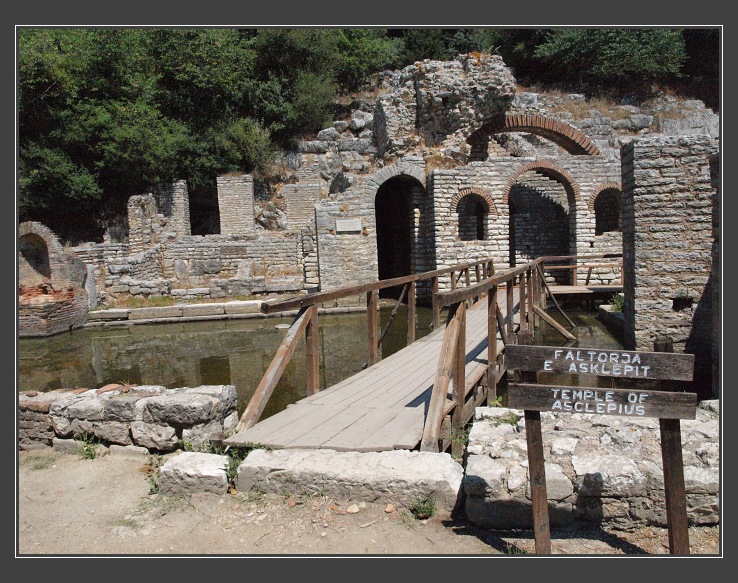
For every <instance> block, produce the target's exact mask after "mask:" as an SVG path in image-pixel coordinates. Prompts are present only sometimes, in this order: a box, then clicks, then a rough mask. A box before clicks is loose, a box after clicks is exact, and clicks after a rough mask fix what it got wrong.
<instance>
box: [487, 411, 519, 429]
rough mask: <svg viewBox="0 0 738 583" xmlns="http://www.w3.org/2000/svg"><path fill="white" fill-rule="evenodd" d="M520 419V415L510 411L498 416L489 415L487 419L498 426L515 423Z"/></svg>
mask: <svg viewBox="0 0 738 583" xmlns="http://www.w3.org/2000/svg"><path fill="white" fill-rule="evenodd" d="M521 419H522V417H521V416H520V415H518V414H516V413H513V412H512V411H510V412H509V413H505V414H504V415H501V416H500V417H490V419H489V420H490V422H491V423H492V425H494V426H495V427H498V426H500V425H517V424H518V421H520V420H521Z"/></svg>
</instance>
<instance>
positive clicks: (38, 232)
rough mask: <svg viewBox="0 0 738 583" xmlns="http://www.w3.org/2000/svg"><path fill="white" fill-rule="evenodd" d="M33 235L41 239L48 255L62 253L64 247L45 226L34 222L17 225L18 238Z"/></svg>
mask: <svg viewBox="0 0 738 583" xmlns="http://www.w3.org/2000/svg"><path fill="white" fill-rule="evenodd" d="M29 235H35V236H36V237H39V238H41V239H43V242H44V243H45V244H46V248H47V249H48V251H49V254H50V255H56V254H59V253H62V252H63V251H64V247H63V246H62V244H61V242H60V241H59V239H58V237H57V236H56V235H55V234H54V233H53V232H52V231H51V229H49V228H48V227H47V226H46V225H43V224H42V223H38V222H36V221H26V222H25V223H21V224H20V225H18V238H19V239H22V238H23V237H26V236H29Z"/></svg>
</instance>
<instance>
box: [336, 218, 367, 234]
mask: <svg viewBox="0 0 738 583" xmlns="http://www.w3.org/2000/svg"><path fill="white" fill-rule="evenodd" d="M336 233H361V219H336Z"/></svg>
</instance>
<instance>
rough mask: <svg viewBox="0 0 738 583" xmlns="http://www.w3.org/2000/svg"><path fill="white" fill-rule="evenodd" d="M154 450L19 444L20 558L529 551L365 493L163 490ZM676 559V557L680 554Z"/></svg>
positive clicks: (591, 531)
mask: <svg viewBox="0 0 738 583" xmlns="http://www.w3.org/2000/svg"><path fill="white" fill-rule="evenodd" d="M151 470H152V466H151V465H150V463H149V462H147V461H146V460H141V459H139V460H132V459H126V458H123V457H118V456H110V455H106V456H102V457H97V458H95V459H86V458H84V457H82V456H77V455H73V454H64V453H58V452H55V451H54V450H53V449H51V448H46V449H40V450H29V451H21V452H19V453H18V467H17V492H16V498H17V501H16V502H17V510H16V519H17V531H16V558H22V557H38V556H42V557H43V556H51V555H53V556H81V557H91V556H105V557H118V556H120V557H138V556H173V557H183V556H203V555H205V556H221V555H225V556H241V557H243V556H254V557H258V556H286V555H292V556H303V557H306V556H329V557H331V556H332V557H340V556H375V557H376V556H394V557H398V556H411V557H416V556H427V557H430V556H441V557H459V556H463V557H489V556H500V557H501V556H507V557H512V556H526V555H530V556H532V555H533V554H534V551H535V547H534V539H533V535H532V532H530V531H518V532H499V531H491V530H487V529H483V528H477V527H475V526H474V525H472V524H471V523H468V522H467V521H465V520H463V519H461V518H453V519H452V518H451V517H449V516H444V515H440V514H436V515H434V516H432V517H431V518H429V519H427V520H419V519H417V518H416V517H415V516H413V514H412V513H411V512H410V511H409V510H408V509H407V508H402V507H397V508H392V507H388V505H387V504H385V503H382V504H378V503H367V502H366V501H363V500H333V499H329V498H325V497H319V496H315V497H309V496H307V497H306V496H290V495H289V494H288V493H285V495H283V496H282V495H256V494H247V493H240V492H234V493H230V494H223V495H215V494H195V495H191V496H186V497H183V496H165V495H161V494H157V493H155V492H154V488H152V486H153V480H152V474H151ZM551 535H552V547H553V554H554V555H557V556H560V555H567V556H582V555H584V556H587V555H594V556H620V557H623V556H624V555H628V556H631V555H637V556H644V555H668V552H669V549H668V531H667V530H665V529H660V528H642V529H640V530H638V531H637V532H622V531H605V530H603V529H600V528H596V527H592V528H586V529H583V528H579V529H577V528H572V529H567V530H560V531H556V530H554V531H552V533H551ZM720 543H721V541H720V531H719V528H717V527H713V528H692V529H690V544H691V555H690V557H696V556H703V557H704V556H713V557H719V555H720V553H721V547H720ZM672 558H676V557H672Z"/></svg>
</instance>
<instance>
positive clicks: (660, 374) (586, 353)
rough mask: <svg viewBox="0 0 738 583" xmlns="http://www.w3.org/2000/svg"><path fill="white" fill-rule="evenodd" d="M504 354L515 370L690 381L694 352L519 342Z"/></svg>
mask: <svg viewBox="0 0 738 583" xmlns="http://www.w3.org/2000/svg"><path fill="white" fill-rule="evenodd" d="M505 353H506V354H505V364H506V365H507V367H508V368H510V369H516V370H517V369H521V370H536V371H539V372H544V371H545V372H549V371H550V372H567V373H572V374H590V375H596V376H611V377H623V378H633V379H667V380H680V381H691V380H692V374H693V370H694V354H674V353H670V352H639V351H633V350H601V349H592V348H560V347H554V346H517V345H510V346H508V347H507V348H506V349H505Z"/></svg>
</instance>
